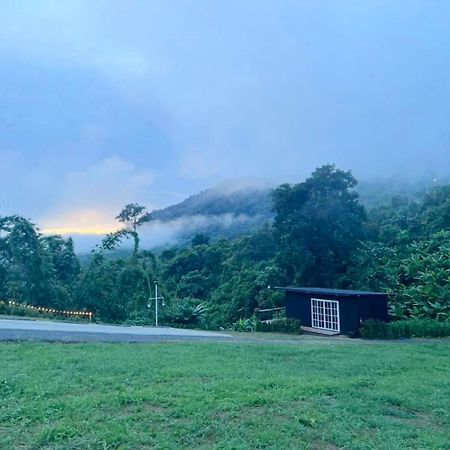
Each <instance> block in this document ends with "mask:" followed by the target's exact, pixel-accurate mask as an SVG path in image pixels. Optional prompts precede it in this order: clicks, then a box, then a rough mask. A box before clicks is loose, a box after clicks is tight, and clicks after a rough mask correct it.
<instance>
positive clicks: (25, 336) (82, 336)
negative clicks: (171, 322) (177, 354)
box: [0, 319, 232, 342]
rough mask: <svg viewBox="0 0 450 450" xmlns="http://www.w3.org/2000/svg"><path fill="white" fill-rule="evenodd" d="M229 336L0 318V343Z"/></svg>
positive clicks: (206, 338) (157, 328)
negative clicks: (11, 341) (12, 341)
mask: <svg viewBox="0 0 450 450" xmlns="http://www.w3.org/2000/svg"><path fill="white" fill-rule="evenodd" d="M227 339H232V337H231V336H230V335H227V334H224V333H215V332H209V331H197V330H186V329H179V328H170V327H136V326H132V327H127V326H118V325H97V324H79V323H65V322H52V321H47V320H14V319H0V341H10V340H14V341H17V340H36V341H61V342H94V341H96V342H158V341H165V340H177V341H180V340H227Z"/></svg>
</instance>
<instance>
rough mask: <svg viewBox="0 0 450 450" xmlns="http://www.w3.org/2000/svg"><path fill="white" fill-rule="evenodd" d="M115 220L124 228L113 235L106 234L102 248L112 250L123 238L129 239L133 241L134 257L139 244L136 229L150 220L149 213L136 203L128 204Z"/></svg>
mask: <svg viewBox="0 0 450 450" xmlns="http://www.w3.org/2000/svg"><path fill="white" fill-rule="evenodd" d="M116 220H118V221H119V222H120V223H122V224H124V227H123V228H122V229H120V230H118V231H115V232H114V233H110V234H108V235H107V236H106V238H105V239H104V240H103V243H102V247H103V248H104V249H106V250H112V249H114V248H116V247H117V246H118V245H119V244H120V243H121V242H122V239H123V238H128V237H131V238H132V239H133V241H134V245H133V255H134V256H136V255H137V253H138V251H139V243H140V238H139V234H138V228H139V227H140V226H141V225H142V224H144V223H146V222H149V221H150V220H151V215H150V213H148V212H146V211H145V206H142V205H139V204H137V203H129V204H128V205H125V206H124V208H123V209H122V211H120V213H119V215H118V216H117V217H116Z"/></svg>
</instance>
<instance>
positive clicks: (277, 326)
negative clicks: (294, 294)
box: [256, 318, 302, 334]
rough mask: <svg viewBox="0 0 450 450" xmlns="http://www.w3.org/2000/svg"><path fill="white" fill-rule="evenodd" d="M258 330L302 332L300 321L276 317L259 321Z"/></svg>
mask: <svg viewBox="0 0 450 450" xmlns="http://www.w3.org/2000/svg"><path fill="white" fill-rule="evenodd" d="M256 331H268V332H272V333H294V334H302V329H301V323H300V321H299V320H296V319H289V318H283V319H274V320H270V321H265V322H257V323H256Z"/></svg>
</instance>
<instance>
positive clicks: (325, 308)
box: [311, 298, 341, 332]
mask: <svg viewBox="0 0 450 450" xmlns="http://www.w3.org/2000/svg"><path fill="white" fill-rule="evenodd" d="M311 324H312V327H313V328H319V329H321V330H328V331H337V332H340V331H341V327H340V322H339V302H337V301H336V300H323V299H319V298H312V299H311Z"/></svg>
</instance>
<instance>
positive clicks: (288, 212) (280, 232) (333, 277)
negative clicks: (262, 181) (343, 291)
mask: <svg viewBox="0 0 450 450" xmlns="http://www.w3.org/2000/svg"><path fill="white" fill-rule="evenodd" d="M356 184H357V181H356V179H355V178H354V177H353V175H352V174H351V172H350V171H348V172H346V171H342V170H339V169H336V167H335V166H334V165H325V166H323V167H320V168H318V169H316V170H315V171H314V172H313V174H312V175H311V177H309V178H308V179H306V180H305V181H304V182H303V183H299V184H295V185H289V184H283V185H281V186H279V187H278V188H277V189H275V190H274V191H273V194H272V197H273V200H274V205H275V211H276V218H275V222H274V230H275V235H276V237H277V239H278V243H279V246H280V251H279V254H278V263H279V264H280V266H281V267H283V268H284V270H285V271H286V274H287V278H288V280H289V281H290V282H298V283H303V284H308V285H318V286H320V285H322V286H335V285H337V284H340V283H341V280H342V276H343V275H344V274H345V272H346V270H347V268H348V265H349V261H350V257H351V254H352V252H353V251H354V250H355V249H356V248H357V246H358V242H359V239H361V238H362V235H363V222H364V221H365V219H366V214H365V210H364V208H363V207H362V206H361V205H360V204H359V203H358V194H357V193H356V192H355V191H354V189H353V188H354V187H355V186H356Z"/></svg>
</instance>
